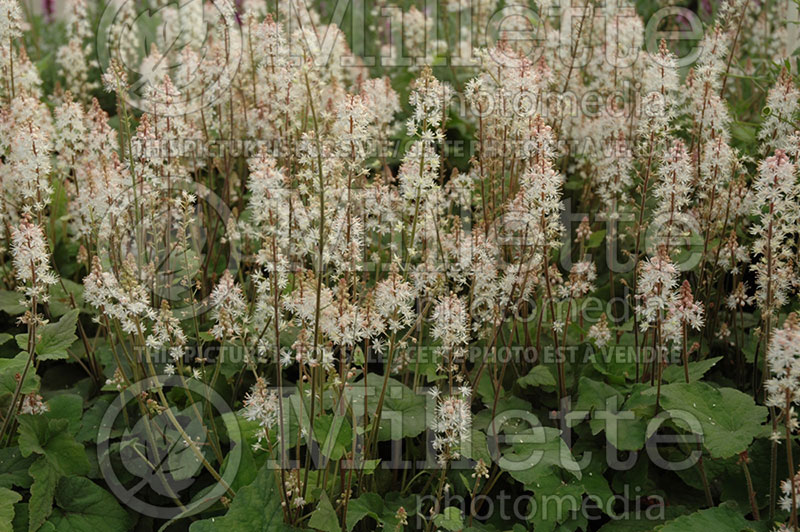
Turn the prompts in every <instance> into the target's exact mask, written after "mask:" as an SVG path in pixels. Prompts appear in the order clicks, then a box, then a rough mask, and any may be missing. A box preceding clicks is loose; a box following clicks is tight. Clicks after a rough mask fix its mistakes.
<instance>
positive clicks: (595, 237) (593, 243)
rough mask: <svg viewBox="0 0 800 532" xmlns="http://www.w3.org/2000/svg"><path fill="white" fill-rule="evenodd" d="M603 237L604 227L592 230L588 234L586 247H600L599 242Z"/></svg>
mask: <svg viewBox="0 0 800 532" xmlns="http://www.w3.org/2000/svg"><path fill="white" fill-rule="evenodd" d="M605 237H606V230H605V229H600V230H599V231H595V232H593V233H592V234H591V235H589V240H587V241H586V247H587V249H593V248H596V247H600V244H602V243H603V239H604V238H605Z"/></svg>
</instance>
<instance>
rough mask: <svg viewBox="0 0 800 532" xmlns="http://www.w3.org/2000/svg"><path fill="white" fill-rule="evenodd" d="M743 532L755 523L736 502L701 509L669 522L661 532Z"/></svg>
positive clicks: (751, 527) (751, 528)
mask: <svg viewBox="0 0 800 532" xmlns="http://www.w3.org/2000/svg"><path fill="white" fill-rule="evenodd" d="M709 530H713V531H714V532H742V531H752V530H754V528H753V523H751V522H750V521H748V520H747V519H745V518H744V517H743V516H742V514H741V512H739V511H738V510H737V509H736V505H735V504H730V503H729V504H723V505H720V506H717V507H716V508H709V509H707V510H700V511H699V512H695V513H693V514H689V515H683V516H681V517H678V518H677V519H675V520H674V521H670V522H668V523H667V524H666V525H664V527H663V528H661V529H660V532H708V531H709Z"/></svg>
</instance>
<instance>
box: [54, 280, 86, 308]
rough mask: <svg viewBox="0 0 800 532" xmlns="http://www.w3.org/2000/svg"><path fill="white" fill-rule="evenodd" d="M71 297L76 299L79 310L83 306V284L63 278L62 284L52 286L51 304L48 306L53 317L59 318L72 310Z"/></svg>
mask: <svg viewBox="0 0 800 532" xmlns="http://www.w3.org/2000/svg"><path fill="white" fill-rule="evenodd" d="M62 284H63V286H62ZM65 288H66V290H65ZM70 295H71V296H72V297H73V298H75V305H76V306H77V307H78V308H80V307H82V306H83V285H82V284H78V283H76V282H75V281H70V280H69V279H64V278H62V279H61V281H60V282H58V283H56V284H54V285H51V286H50V302H49V303H48V304H49V306H50V314H51V315H52V316H54V317H56V318H58V317H59V316H63V315H64V314H66V313H68V312H70V311H71V310H72V298H70Z"/></svg>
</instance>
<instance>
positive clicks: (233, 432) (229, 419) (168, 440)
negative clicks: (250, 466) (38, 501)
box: [97, 375, 245, 519]
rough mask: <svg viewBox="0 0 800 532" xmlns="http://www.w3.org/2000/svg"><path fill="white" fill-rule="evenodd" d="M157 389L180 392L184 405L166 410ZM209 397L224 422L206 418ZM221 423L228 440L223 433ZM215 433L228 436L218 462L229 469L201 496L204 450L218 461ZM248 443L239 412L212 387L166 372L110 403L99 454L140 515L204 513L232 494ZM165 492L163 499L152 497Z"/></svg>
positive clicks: (119, 493)
mask: <svg viewBox="0 0 800 532" xmlns="http://www.w3.org/2000/svg"><path fill="white" fill-rule="evenodd" d="M158 390H161V391H163V393H164V395H165V396H169V397H174V398H179V399H178V401H180V402H181V405H182V406H180V407H178V406H169V407H168V408H164V407H163V406H162V405H161V404H160V402H159V400H158V398H159V395H158V393H157V392H158ZM176 402H177V401H176ZM206 402H207V404H208V405H210V408H211V409H212V412H211V413H210V414H211V416H213V417H214V418H216V419H218V420H221V423H220V422H219V421H217V423H216V426H214V427H210V426H208V425H207V424H206V419H205V418H204V417H203V412H204V411H205V408H206ZM142 405H144V406H142ZM220 429H224V431H225V432H224V434H225V438H224V439H223V438H219V431H220ZM212 439H213V440H214V442H222V441H227V442H228V443H227V445H226V446H225V447H227V449H225V448H223V449H220V451H223V452H224V455H225V459H224V462H223V464H222V466H215V467H222V469H218V470H217V472H218V474H219V477H220V480H218V481H216V482H215V483H214V484H212V485H210V486H206V487H204V489H202V490H200V491H199V493H200V496H198V488H197V487H195V486H194V484H195V483H196V482H197V477H198V476H199V475H200V474H201V473H203V470H204V467H205V466H204V465H203V461H202V460H201V459H200V458H199V457H198V453H200V455H202V456H203V459H204V460H206V461H207V462H208V463H212V462H213V460H212V457H213V456H214V455H215V454H214V451H212ZM189 440H191V441H189ZM244 444H245V443H244V442H243V441H242V435H241V432H240V430H239V425H238V423H237V421H236V418H235V416H234V415H233V412H232V411H231V409H230V407H229V406H228V404H227V402H226V401H225V400H224V399H223V398H222V396H220V395H219V394H218V393H217V392H215V391H214V390H213V389H212V388H211V387H209V386H207V385H205V384H203V383H202V382H200V381H198V380H195V379H188V380H183V379H181V378H180V377H178V376H175V375H173V376H167V375H159V376H156V377H150V378H147V379H144V380H141V381H138V382H136V383H133V384H132V385H131V386H129V387H128V388H126V389H125V390H123V391H122V392H121V393H120V394H119V395H118V396H117V398H116V399H115V400H114V401H112V403H111V404H110V405H109V406H108V408H107V409H106V411H105V414H104V415H103V418H102V420H101V422H100V427H99V429H98V434H97V459H98V464H99V466H100V471H101V473H102V475H103V478H104V479H105V481H106V483H107V484H108V487H109V488H110V489H111V491H112V493H114V495H115V496H116V497H117V499H119V500H120V501H121V502H122V503H124V504H126V505H127V506H128V507H129V508H131V509H132V510H134V511H135V512H137V513H139V514H141V515H146V516H148V517H153V518H156V519H172V518H174V517H177V516H179V515H184V516H185V515H191V514H193V513H195V512H198V511H202V510H203V509H204V508H207V507H208V506H210V505H212V504H214V503H215V502H217V501H218V500H220V498H221V497H223V496H224V495H225V494H226V493H227V492H228V489H229V486H230V485H231V483H232V482H233V480H234V479H235V478H236V474H237V472H238V469H239V464H240V462H241V458H242V445H244ZM220 446H222V443H220ZM158 497H160V498H161V499H162V500H163V501H164V503H163V504H156V503H154V502H153V501H154V500H155V499H156V498H158Z"/></svg>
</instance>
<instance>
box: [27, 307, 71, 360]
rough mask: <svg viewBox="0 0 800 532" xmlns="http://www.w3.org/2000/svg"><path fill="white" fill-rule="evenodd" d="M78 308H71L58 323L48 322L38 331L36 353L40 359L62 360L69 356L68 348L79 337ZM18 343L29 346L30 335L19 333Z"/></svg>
mask: <svg viewBox="0 0 800 532" xmlns="http://www.w3.org/2000/svg"><path fill="white" fill-rule="evenodd" d="M78 312H79V311H78V310H77V309H75V310H70V311H69V312H67V313H66V314H64V315H63V316H61V319H60V320H58V321H57V322H56V323H48V324H46V325H44V326H43V327H40V328H39V329H38V330H37V331H36V336H37V341H36V355H37V357H38V358H39V360H61V359H65V358H67V356H68V355H67V349H69V347H70V346H71V345H72V344H73V343H75V341H76V340H77V339H78V337H77V336H76V335H75V328H76V327H77V324H78ZM17 345H18V346H19V348H20V349H27V348H28V335H27V333H26V334H18V335H17Z"/></svg>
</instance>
